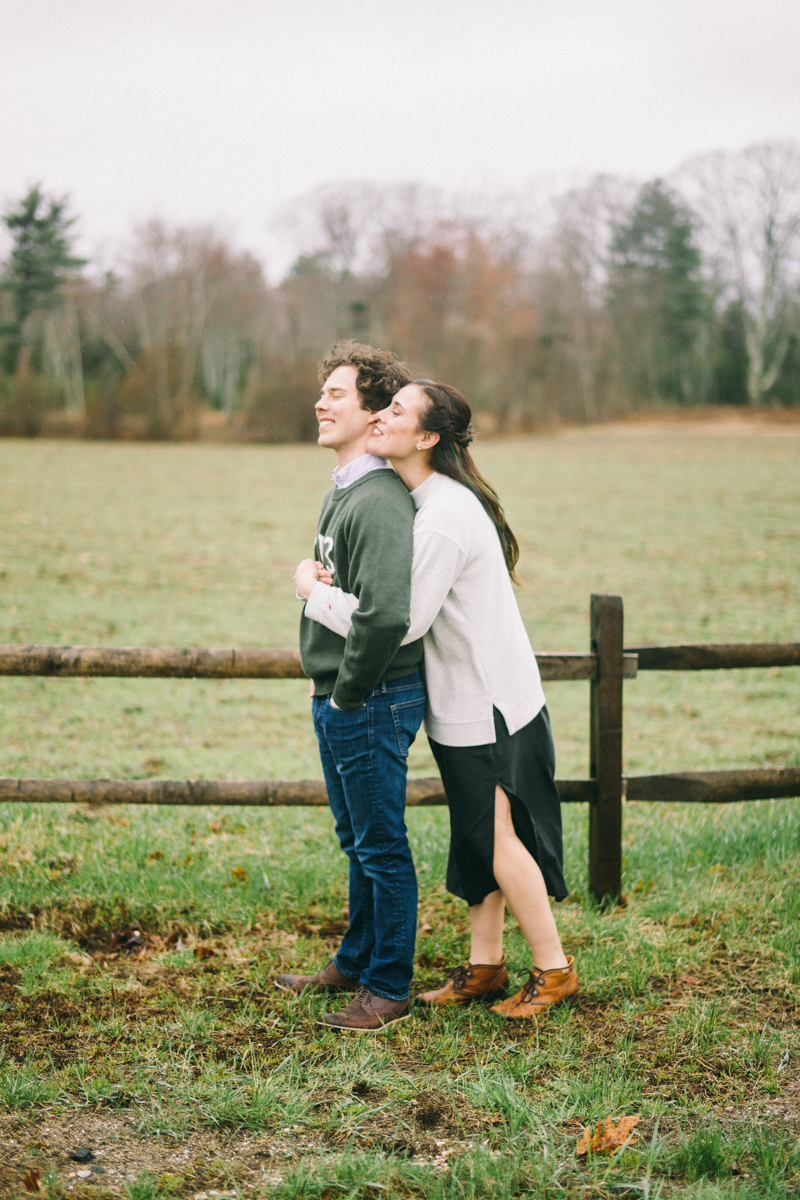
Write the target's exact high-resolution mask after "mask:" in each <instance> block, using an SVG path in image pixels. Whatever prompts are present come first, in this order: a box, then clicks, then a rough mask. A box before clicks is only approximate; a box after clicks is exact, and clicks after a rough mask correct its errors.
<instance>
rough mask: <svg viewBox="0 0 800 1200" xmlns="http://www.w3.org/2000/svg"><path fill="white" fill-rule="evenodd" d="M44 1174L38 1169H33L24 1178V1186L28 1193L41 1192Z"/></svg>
mask: <svg viewBox="0 0 800 1200" xmlns="http://www.w3.org/2000/svg"><path fill="white" fill-rule="evenodd" d="M41 1179H42V1172H41V1171H40V1170H39V1169H38V1168H37V1167H31V1169H30V1170H29V1171H28V1172H27V1173H26V1174H25V1175H23V1176H22V1184H23V1187H24V1188H25V1191H26V1192H40V1191H41V1190H42V1183H41Z"/></svg>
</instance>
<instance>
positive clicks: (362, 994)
mask: <svg viewBox="0 0 800 1200" xmlns="http://www.w3.org/2000/svg"><path fill="white" fill-rule="evenodd" d="M353 999H354V1000H358V1001H359V1003H361V1004H372V991H371V990H370V988H368V987H360V988H359V989H358V991H357V992H356V994H355V996H354V997H353Z"/></svg>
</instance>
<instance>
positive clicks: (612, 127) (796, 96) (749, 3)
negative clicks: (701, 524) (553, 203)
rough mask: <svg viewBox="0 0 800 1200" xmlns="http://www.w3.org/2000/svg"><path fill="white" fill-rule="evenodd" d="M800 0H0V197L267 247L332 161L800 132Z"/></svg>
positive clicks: (617, 156) (530, 164)
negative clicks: (29, 191)
mask: <svg viewBox="0 0 800 1200" xmlns="http://www.w3.org/2000/svg"><path fill="white" fill-rule="evenodd" d="M799 63H800V0H0V201H2V202H3V203H8V202H9V201H10V200H12V199H16V198H17V197H18V196H19V195H21V194H22V192H23V191H24V189H25V188H26V187H27V185H28V184H29V183H31V182H35V181H41V182H42V183H43V184H44V186H45V188H46V189H47V190H48V191H50V192H55V193H56V194H61V193H63V192H69V193H71V196H72V203H73V208H74V210H75V211H76V212H78V213H80V214H81V218H82V220H81V230H82V234H83V245H84V248H85V249H87V250H89V251H92V250H96V249H97V248H98V247H99V246H101V245H102V246H105V248H106V253H108V254H110V253H111V252H112V251H113V249H114V248H115V247H116V246H117V245H118V244H119V243H120V242H121V241H122V240H123V239H124V238H125V236H126V234H127V233H128V232H129V231H130V229H131V227H132V225H133V224H134V223H135V222H137V221H141V220H144V219H146V218H148V217H150V216H152V215H159V216H161V217H163V218H165V219H167V220H170V221H177V222H196V221H208V220H214V221H218V222H220V223H221V224H222V226H223V228H225V229H227V230H228V231H229V232H230V233H231V234H232V235H233V236H234V238H235V240H236V242H237V243H238V244H239V245H241V246H246V247H248V248H251V249H253V250H255V251H256V252H257V253H258V254H260V255H261V256H262V257H263V258H265V259H266V260H267V266H268V268H270V267H271V271H270V274H271V275H272V276H273V277H274V275H275V274H276V272H277V271H278V270H279V269H280V268H282V267H283V266H284V265H285V251H284V252H283V253H281V250H280V248H276V245H275V241H274V234H273V235H270V233H269V232H268V229H269V222H270V214H271V213H272V212H274V210H275V209H276V208H278V207H279V206H281V205H283V204H285V203H286V202H287V201H288V200H290V199H291V198H292V197H294V196H296V195H298V194H301V193H303V192H306V191H308V190H310V189H311V188H314V187H316V186H318V185H320V184H323V183H327V182H330V181H333V180H341V179H367V180H372V181H375V182H379V183H391V182H394V181H400V180H417V181H420V182H424V183H430V184H434V185H437V186H440V187H443V188H446V189H453V188H456V189H458V188H465V189H474V188H481V187H490V188H517V187H522V186H524V185H525V184H526V182H527V181H530V180H531V179H534V178H536V177H538V176H542V175H553V174H561V173H564V174H569V173H572V172H580V173H581V174H583V173H584V172H591V171H595V170H598V171H608V172H612V173H617V174H624V175H635V176H637V177H643V178H645V177H651V176H653V175H655V174H666V173H668V172H670V171H671V170H672V169H674V168H675V167H676V166H677V165H678V164H679V163H680V162H681V161H682V160H683V159H685V158H686V157H688V156H689V155H691V154H694V153H697V152H700V151H703V150H711V149H717V148H720V147H728V148H735V147H739V146H742V145H745V144H747V143H749V142H752V141H757V140H760V139H764V138H772V137H794V138H797V139H798V140H800V66H798V64H799Z"/></svg>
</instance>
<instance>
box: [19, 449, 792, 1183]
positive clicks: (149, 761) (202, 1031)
mask: <svg viewBox="0 0 800 1200" xmlns="http://www.w3.org/2000/svg"><path fill="white" fill-rule="evenodd" d="M478 457H479V461H480V465H481V467H482V468H483V469H484V470H485V473H486V474H487V476H488V477H489V478H490V479H491V480H493V481H494V482H495V483H496V484H497V486H498V488H499V490H500V491H501V494H502V497H503V499H504V501H505V502H506V505H507V508H508V510H509V516H510V519H511V523H512V525H513V526H514V528H515V530H516V531H517V532H518V534H519V535H520V541H521V545H522V551H523V559H522V569H521V572H520V573H521V576H522V579H523V581H524V583H525V584H526V587H525V589H524V590H522V591H520V592H519V601H520V605H521V608H522V611H523V615H524V617H525V620H526V623H527V626H528V629H529V632H530V635H531V640H532V642H533V645H534V647H535V648H537V649H540V650H583V649H585V648H587V645H588V622H587V618H588V604H589V595H590V593H591V592H592V591H614V592H617V593H619V594H621V595H622V596H623V598H624V601H625V613H626V641H627V642H628V643H629V644H631V643H637V642H646V641H653V642H659V641H674V640H686V641H699V640H719V641H723V640H724V641H755V640H797V637H798V628H800V586H798V583H799V580H798V563H800V437H798V436H797V434H796V433H792V432H791V431H790V430H780V429H777V430H776V429H772V430H770V429H769V428H762V429H755V430H754V431H752V432H749V433H748V432H742V431H738V432H736V431H729V432H725V431H724V430H718V431H717V432H715V433H714V434H713V435H712V434H711V433H710V432H708V431H706V430H704V429H703V428H698V429H694V428H692V427H687V428H686V429H675V428H670V427H667V426H664V427H659V426H637V427H633V428H630V429H625V428H613V429H607V430H599V431H596V430H588V431H579V432H569V433H564V434H562V435H560V436H553V437H546V438H538V439H532V440H517V441H498V442H491V443H488V444H485V445H483V446H481V447H480V448H479V451H478ZM330 467H331V462H330V460H329V457H328V455H327V453H326V452H324V451H321V450H319V449H317V448H316V447H302V448H298V447H275V446H273V447H247V446H235V447H225V446H200V445H187V446H167V445H155V446H143V445H125V444H113V445H102V444H85V443H84V444H71V443H67V442H60V443H59V442H11V441H6V442H0V538H1V539H2V540H1V541H0V587H2V593H0V596H1V597H2V599H0V642H40V643H41V642H46V643H51V644H68V643H84V644H87V643H88V644H108V645H126V644H128V645H194V646H231V645H239V646H256V645H261V646H293V645H296V644H297V619H298V615H299V605H298V603H297V602H296V601H295V599H294V596H293V589H292V586H291V575H292V570H293V568H294V564H295V563H296V561H297V560H298V558H300V557H302V556H305V555H306V554H307V553H309V552H310V549H311V545H312V539H313V533H314V526H315V519H316V514H317V511H318V507H319V502H320V499H321V496H322V494H323V492H324V490H325V488H326V486H327V479H328V477H329V471H330ZM306 690H307V689H306V686H305V685H304V684H303V683H302V682H301V681H290V680H286V681H271V682H257V681H227V682H220V683H215V682H203V681H177V680H149V681H147V680H44V679H3V680H0V697H1V700H0V747H2V762H0V774H3V775H38V776H47V777H49V776H56V777H58V776H61V777H78V776H87V777H95V776H116V777H124V776H127V777H134V778H143V777H148V776H153V777H166V778H188V777H206V778H231V779H235V778H265V777H271V778H277V777H284V778H306V779H311V778H318V777H319V775H320V771H319V765H318V761H317V757H316V750H315V746H314V743H313V735H312V732H311V727H310V720H309V714H308V700H307V695H306ZM547 690H548V705H549V708H550V711H551V715H552V719H553V726H554V732H555V736H556V745H557V752H558V760H559V765H558V772H559V775H561V776H565V777H570V776H571V777H577V776H585V775H586V773H587V761H586V759H587V725H588V688H587V687H586V685H585V684H581V683H573V684H570V683H555V684H550V685H549V687H548V689H547ZM798 701H800V673H798V672H797V671H796V670H795V671H792V670H789V669H787V670H765V671H738V672H729V673H726V672H718V673H716V672H715V673H709V674H708V675H703V674H700V675H696V676H692V675H672V674H669V673H667V674H663V675H661V674H658V673H651V674H644V675H642V676H640V678H639V679H637V680H635V681H631V682H629V683H628V684H626V700H625V760H626V770H628V771H629V772H631V773H645V772H650V771H662V770H670V769H680V768H702V767H706V768H713V767H720V768H724V767H736V766H742V767H747V766H767V765H773V766H783V765H791V764H798V763H799V762H800V737H799V736H798ZM412 771H413V772H414V773H415V774H422V775H427V774H432V773H433V772H434V767H433V761H432V758H431V756H430V753H429V751H428V748H427V745H426V743H425V739H424V736H422V737H421V738H420V739H419V740H418V742H417V744H416V745H415V747H414V749H413V752H412ZM564 819H565V844H566V864H565V865H566V874H567V880H568V883H569V885H570V886H571V888H572V889H573V892H572V895H571V897H570V899H569V900H568V901H567V902H565V903H564V904H563V905H561V906H560V907H559V908H558V911H557V920H558V922H559V926H560V929H561V932H562V938H563V941H564V943H565V948H566V949H567V951H568V952H574V953H575V954H576V958H577V963H578V968H579V974H580V978H581V983H582V996H581V1000H580V1002H579V1004H578V1005H577V1006H576V1008H575V1009H573V1010H571V1011H570V1012H565V1013H561V1012H559V1011H556V1012H554V1013H551V1014H549V1015H547V1016H546V1017H545V1018H543V1019H542V1020H541V1021H539V1022H538V1024H537V1025H535V1026H531V1027H525V1028H522V1029H518V1028H509V1026H507V1025H503V1024H500V1023H498V1021H497V1020H495V1019H494V1018H493V1017H492V1016H491V1014H488V1013H485V1012H483V1011H470V1012H466V1013H458V1014H454V1015H453V1014H436V1015H434V1016H433V1017H430V1018H426V1017H425V1016H423V1015H421V1014H418V1015H417V1017H416V1018H415V1019H414V1020H413V1021H411V1022H407V1023H405V1024H404V1025H401V1026H398V1027H397V1028H396V1029H393V1030H390V1031H387V1032H386V1033H385V1034H382V1035H380V1036H379V1037H377V1038H374V1039H372V1040H370V1041H363V1040H361V1041H354V1040H344V1041H343V1040H337V1038H336V1037H335V1036H334V1035H333V1034H330V1033H328V1032H326V1031H324V1030H323V1029H321V1028H320V1027H319V1026H317V1025H316V1024H315V1019H316V1017H317V1016H318V1014H319V1012H320V1011H322V1010H323V1009H324V1005H323V1004H322V1003H321V1002H320V1001H319V1000H301V1001H287V1000H286V999H285V998H284V997H283V996H282V995H281V994H280V993H276V992H274V991H273V990H272V988H271V981H272V979H273V978H274V976H275V975H276V974H277V973H278V972H279V971H280V970H283V969H286V968H287V967H289V966H290V965H291V966H294V965H296V964H297V965H301V966H312V965H315V964H319V963H321V962H322V961H324V960H325V958H326V957H327V956H328V955H329V953H330V948H331V947H332V946H334V945H335V944H336V937H337V935H338V934H339V933H340V932H341V930H342V928H343V920H344V913H345V903H346V878H345V870H344V865H343V860H342V858H341V856H340V854H339V852H338V851H337V849H336V847H335V845H334V843H333V837H332V831H331V828H330V819H329V817H328V815H327V813H326V812H324V811H307V812H303V811H298V810H285V811H272V812H259V811H255V810H247V809H236V810H226V811H225V812H224V813H221V812H219V811H215V810H211V809H194V810H189V811H186V810H184V811H175V812H172V811H171V810H162V811H159V812H151V811H144V810H140V809H137V808H135V807H128V808H124V809H115V808H113V807H106V808H94V809H91V808H86V809H84V808H79V807H76V806H72V807H65V806H56V805H49V806H40V807H35V806H16V805H6V806H0V855H1V856H2V857H1V858H0V870H1V871H2V874H1V875H0V930H2V932H0V1027H1V1028H2V1032H3V1050H2V1055H3V1057H2V1061H0V1196H4V1197H5V1196H7V1197H11V1196H22V1195H27V1194H28V1193H27V1192H26V1191H25V1189H24V1185H23V1176H24V1175H25V1173H26V1172H27V1171H30V1170H32V1171H33V1172H34V1175H33V1176H32V1177H30V1178H31V1180H32V1182H31V1186H32V1187H35V1186H36V1183H35V1182H34V1180H35V1179H37V1178H38V1182H39V1187H40V1189H41V1193H40V1194H42V1195H43V1196H46V1197H47V1198H48V1200H55V1198H56V1197H59V1196H61V1195H62V1194H63V1195H65V1196H66V1195H69V1196H76V1197H82V1196H93V1197H96V1198H99V1197H103V1196H109V1197H110V1196H120V1195H123V1196H125V1195H127V1196H128V1197H130V1200H154V1198H156V1197H159V1198H161V1197H168V1196H170V1197H173V1196H174V1197H189V1196H196V1195H200V1194H201V1193H204V1194H205V1195H206V1196H213V1195H214V1193H216V1194H217V1195H220V1194H221V1193H230V1195H232V1196H233V1195H238V1196H242V1197H258V1196H262V1195H263V1196H267V1195H269V1196H273V1195H274V1196H277V1197H281V1198H282V1200H283V1198H286V1200H288V1198H289V1197H301V1196H302V1197H309V1198H316V1197H320V1198H326V1200H331V1198H332V1197H348V1196H350V1197H367V1196H369V1197H372V1198H373V1200H375V1198H378V1197H389V1196H432V1197H439V1196H441V1197H453V1198H456V1197H459V1198H460V1197H472V1196H476V1197H492V1198H494V1197H497V1198H498V1200H501V1198H503V1197H509V1198H510V1197H517V1196H531V1197H533V1196H536V1197H539V1196H546V1197H556V1196H559V1197H578V1196H581V1197H586V1196H600V1197H602V1196H609V1197H610V1196H613V1195H630V1196H643V1195H648V1196H651V1197H656V1196H659V1195H663V1196H665V1197H666V1196H669V1195H673V1194H676V1193H677V1194H681V1195H688V1196H692V1197H698V1198H699V1197H718V1196H719V1197H724V1196H765V1197H776V1198H777V1197H783V1196H787V1195H796V1194H800V1142H799V1141H798V1137H799V1135H800V1036H798V1013H800V1005H799V1004H798V986H800V888H799V887H798V883H799V882H800V878H799V876H800V800H797V801H794V800H787V801H775V802H762V803H751V804H746V805H735V806H727V807H721V808H720V809H718V810H698V811H690V810H688V809H680V808H678V807H677V806H668V805H657V806H645V805H637V804H629V805H626V809H625V862H624V884H623V888H624V892H625V895H626V897H627V906H626V907H624V908H618V909H616V910H615V911H613V912H611V913H606V914H603V913H599V912H597V911H596V910H595V909H594V908H593V907H592V905H591V904H590V903H589V902H588V900H587V899H586V895H587V889H586V872H585V858H586V829H585V827H586V812H585V809H584V808H583V806H569V807H567V808H566V809H565V813H564ZM409 829H410V835H411V838H412V843H413V848H414V854H415V859H416V862H417V867H418V872H419V877H420V884H421V897H422V902H421V912H420V917H421V921H420V924H421V927H422V932H421V935H420V938H419V943H418V975H417V980H416V984H415V986H416V987H417V988H418V989H419V990H421V989H422V988H423V987H425V986H428V985H430V984H431V983H433V982H435V981H437V980H440V979H441V978H442V977H443V973H444V971H445V969H446V968H448V967H450V966H455V965H457V963H458V961H459V960H460V959H462V958H463V957H464V954H465V947H466V913H465V910H464V908H463V906H462V905H461V904H460V903H458V902H452V903H451V902H450V900H449V898H448V897H447V896H446V894H445V893H444V890H443V886H442V880H443V874H444V861H445V858H446V850H447V830H446V817H445V814H444V813H443V812H441V811H436V810H430V809H429V810H426V811H412V812H410V814H409ZM134 929H139V930H140V931H141V936H140V937H134V936H133V934H132V932H131V931H132V930H134ZM507 941H508V952H509V958H510V965H511V967H512V974H513V976H514V978H515V980H516V979H521V978H522V977H523V975H524V970H525V967H526V965H527V963H526V956H525V948H524V943H522V941H521V939H520V937H519V934H518V932H517V931H516V928H515V926H514V923H513V921H511V920H510V919H509V922H508V938H507ZM623 1113H627V1114H636V1113H638V1114H641V1122H640V1126H639V1128H640V1130H641V1136H640V1138H639V1141H638V1142H637V1144H636V1145H634V1146H631V1147H630V1148H628V1149H627V1150H625V1151H624V1152H623V1154H622V1155H621V1156H616V1157H614V1158H611V1159H589V1161H588V1162H587V1160H586V1159H579V1158H576V1155H575V1144H576V1141H577V1138H578V1135H579V1133H580V1130H581V1127H582V1126H583V1125H584V1124H591V1123H596V1122H597V1121H598V1120H600V1119H602V1118H604V1117H606V1116H609V1115H610V1116H614V1117H615V1118H616V1117H618V1116H620V1115H622V1114H623ZM79 1147H88V1148H90V1149H91V1150H92V1151H93V1154H94V1157H93V1159H92V1160H91V1162H90V1163H89V1165H88V1166H85V1167H83V1166H81V1165H80V1164H78V1163H77V1162H75V1161H73V1160H71V1159H70V1158H69V1155H70V1153H71V1152H73V1151H75V1150H76V1149H77V1148H79ZM79 1170H92V1171H93V1172H94V1173H93V1174H92V1176H91V1178H90V1179H88V1180H83V1179H81V1178H78V1177H76V1172H77V1171H79ZM37 1172H38V1176H37Z"/></svg>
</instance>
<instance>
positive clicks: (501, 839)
mask: <svg viewBox="0 0 800 1200" xmlns="http://www.w3.org/2000/svg"><path fill="white" fill-rule="evenodd" d="M493 866H494V877H495V879H496V880H497V882H498V883H499V885H500V889H501V892H502V895H503V896H504V897H505V900H506V902H507V904H508V907H509V908H510V909H511V911H512V913H513V914H514V916H515V917H516V920H517V924H518V925H519V927H520V929H521V930H522V933H523V936H524V937H525V940H526V942H527V943H528V945H529V946H530V948H531V954H532V956H533V965H534V966H536V967H538V968H539V970H540V971H552V970H554V969H555V968H557V967H565V966H566V965H567V960H566V957H565V955H564V951H563V950H562V948H561V939H560V937H559V936H558V929H557V928H556V923H555V920H554V918H553V913H552V911H551V909H550V901H549V899H548V896H547V888H546V887H545V882H544V879H543V878H542V872H541V871H540V870H539V865H538V863H537V862H536V861H535V859H534V858H532V857H531V855H530V854H529V853H528V851H527V850H526V849H525V847H524V846H523V844H522V842H521V841H520V840H519V838H518V837H517V835H516V832H515V830H514V822H513V820H512V819H511V805H510V803H509V800H508V796H507V795H506V794H505V792H504V791H503V789H502V788H501V787H498V788H496V789H495V799H494V864H493ZM498 894H500V893H498V892H492V894H491V896H487V897H486V900H484V901H483V904H478V905H475V906H474V908H471V909H470V910H469V911H470V923H471V921H472V914H473V912H474V911H475V910H476V909H480V908H483V906H484V905H485V904H486V902H487V900H491V899H492V898H493V897H494V896H497V895H498ZM494 903H495V907H497V904H496V902H494ZM499 911H500V913H501V918H500V935H501V941H500V946H501V950H500V954H501V956H502V907H501V908H500V909H499ZM495 920H496V917H495ZM488 924H489V922H488V920H487V921H486V925H487V927H488ZM473 936H474V935H473ZM470 960H471V961H475V962H478V961H481V960H479V959H473V958H472V955H470ZM482 961H484V962H499V961H500V959H499V958H493V959H492V958H489V959H483V960H482Z"/></svg>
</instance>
